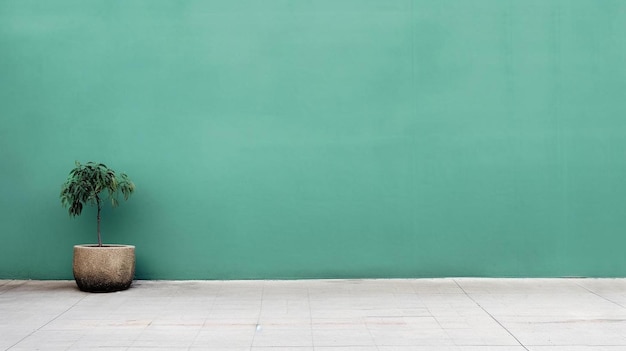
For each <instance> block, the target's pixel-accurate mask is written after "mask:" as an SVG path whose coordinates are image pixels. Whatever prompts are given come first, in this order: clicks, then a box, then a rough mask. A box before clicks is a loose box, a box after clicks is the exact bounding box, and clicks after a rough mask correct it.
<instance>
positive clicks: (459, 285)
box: [453, 279, 530, 351]
mask: <svg viewBox="0 0 626 351" xmlns="http://www.w3.org/2000/svg"><path fill="white" fill-rule="evenodd" d="M453 281H454V283H455V284H456V286H458V287H459V289H461V291H463V293H464V294H465V296H467V298H468V299H470V300H472V302H474V303H475V304H476V305H477V306H478V307H480V309H481V310H483V311H484V312H485V313H486V314H487V315H489V317H491V319H493V320H494V321H495V322H496V323H498V325H499V326H500V327H502V329H504V330H506V332H507V333H509V335H511V337H513V339H515V341H517V343H518V344H519V345H520V346H521V347H523V348H524V350H526V351H530V350H528V348H527V347H526V345H524V344H522V342H521V341H519V339H518V338H517V337H516V336H515V335H513V333H511V331H510V330H509V329H508V328H507V327H505V326H504V325H503V324H502V323H500V321H499V320H498V319H496V317H494V316H493V315H492V314H491V313H489V311H487V310H486V309H485V308H484V307H483V306H482V305H481V304H479V303H478V302H477V301H476V300H474V298H472V297H471V296H470V295H469V294H468V293H467V291H465V289H463V287H462V286H461V284H459V282H458V280H457V279H453Z"/></svg>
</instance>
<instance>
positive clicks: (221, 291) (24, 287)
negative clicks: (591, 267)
mask: <svg viewBox="0 0 626 351" xmlns="http://www.w3.org/2000/svg"><path fill="white" fill-rule="evenodd" d="M625 305H626V279H481V278H460V279H389V280H358V279H355V280H310V281H206V282H205V281H184V282H169V281H138V282H135V283H134V284H133V286H132V287H131V289H129V290H127V291H124V292H117V293H111V294H87V293H83V292H81V291H79V290H78V289H77V288H76V286H75V283H74V282H73V281H18V280H5V281H0V335H1V336H2V337H0V350H2V349H7V348H9V347H11V346H13V345H15V347H12V348H11V351H15V350H36V349H46V350H56V349H58V350H83V349H84V350H90V349H96V348H97V349H100V350H117V349H120V350H121V349H137V350H145V349H160V350H171V349H174V350H176V349H189V350H214V351H215V350H226V351H238V350H248V351H250V350H257V351H259V350H279V351H280V350H282V351H287V350H297V351H305V350H324V351H336V350H353V351H373V350H382V351H408V350H412V351H420V350H443V351H446V350H449V351H478V350H487V351H521V350H526V349H528V350H531V351H548V350H556V351H560V350H568V351H569V350H571V351H586V350H598V351H616V350H626V307H624V306H625ZM111 335H115V338H112V337H111ZM520 342H521V343H522V344H523V346H522V345H520V344H519V343H520Z"/></svg>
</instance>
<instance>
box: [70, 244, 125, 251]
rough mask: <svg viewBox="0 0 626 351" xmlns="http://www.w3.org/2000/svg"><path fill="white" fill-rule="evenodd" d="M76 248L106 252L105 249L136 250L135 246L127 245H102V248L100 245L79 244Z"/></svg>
mask: <svg viewBox="0 0 626 351" xmlns="http://www.w3.org/2000/svg"><path fill="white" fill-rule="evenodd" d="M74 247H75V248H81V249H95V250H105V249H128V248H131V249H134V248H135V245H125V244H102V246H98V244H79V245H74Z"/></svg>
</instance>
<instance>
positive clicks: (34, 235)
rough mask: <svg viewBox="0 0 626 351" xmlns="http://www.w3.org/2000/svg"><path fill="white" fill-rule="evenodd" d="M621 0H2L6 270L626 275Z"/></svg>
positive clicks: (0, 220) (230, 275) (0, 142)
mask: <svg viewBox="0 0 626 351" xmlns="http://www.w3.org/2000/svg"><path fill="white" fill-rule="evenodd" d="M624 33H626V2H624V1H621V0H615V1H609V0H607V1H596V0H586V1H582V0H580V1H570V0H567V1H566V0H563V1H554V0H552V1H546V0H535V1H529V0H508V1H506V0H474V1H464V0H449V1H431V0H395V1H364V0H324V1H321V0H315V1H313V0H309V1H306V0H303V1H297V0H270V1H228V0H219V1H201V0H197V1H189V0H182V1H181V0H177V1H174V0H170V1H165V0H131V1H116V0H114V1H110V0H98V1H96V0H90V1H83V0H75V1H72V0H55V1H44V0H36V1H31V0H2V1H0V127H1V129H0V149H1V152H0V163H1V168H0V189H1V190H0V191H1V197H0V236H1V239H2V244H1V245H0V277H1V278H33V279H53V278H70V277H71V253H72V245H73V244H78V243H93V242H95V241H96V235H95V226H96V223H95V222H96V221H95V216H96V214H95V209H94V208H87V210H86V212H85V213H84V214H83V216H81V217H79V218H77V219H70V218H69V216H68V214H67V211H66V210H65V209H63V208H62V207H61V205H60V201H59V199H58V194H59V191H60V186H61V184H62V183H63V181H64V180H65V178H66V176H67V173H68V172H69V170H70V169H71V168H72V167H73V165H74V161H76V160H78V161H81V162H86V161H91V160H93V161H99V162H104V163H106V164H108V165H109V166H111V167H113V168H114V169H117V170H120V171H125V172H127V173H128V174H129V175H130V176H131V178H132V179H133V180H134V181H135V183H136V185H137V191H136V193H135V195H134V197H133V198H132V199H131V200H130V201H129V202H127V203H123V204H122V205H121V206H120V207H119V208H116V209H110V208H107V209H106V210H105V211H104V214H103V217H104V218H103V236H104V240H105V241H106V242H109V243H128V244H134V245H136V246H137V277H138V278H145V279H240V278H244V279H246V278H315V277H432V276H437V277H440V276H531V277H537V276H626V254H625V247H626V215H625V214H626V206H625V205H626V113H625V112H626V64H625V62H626V35H624Z"/></svg>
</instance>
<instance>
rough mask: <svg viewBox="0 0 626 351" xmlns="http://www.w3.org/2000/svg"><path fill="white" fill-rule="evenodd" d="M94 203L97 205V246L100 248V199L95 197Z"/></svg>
mask: <svg viewBox="0 0 626 351" xmlns="http://www.w3.org/2000/svg"><path fill="white" fill-rule="evenodd" d="M96 202H97V203H98V246H99V247H102V238H101V237H100V209H101V206H100V198H99V197H98V196H96Z"/></svg>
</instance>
